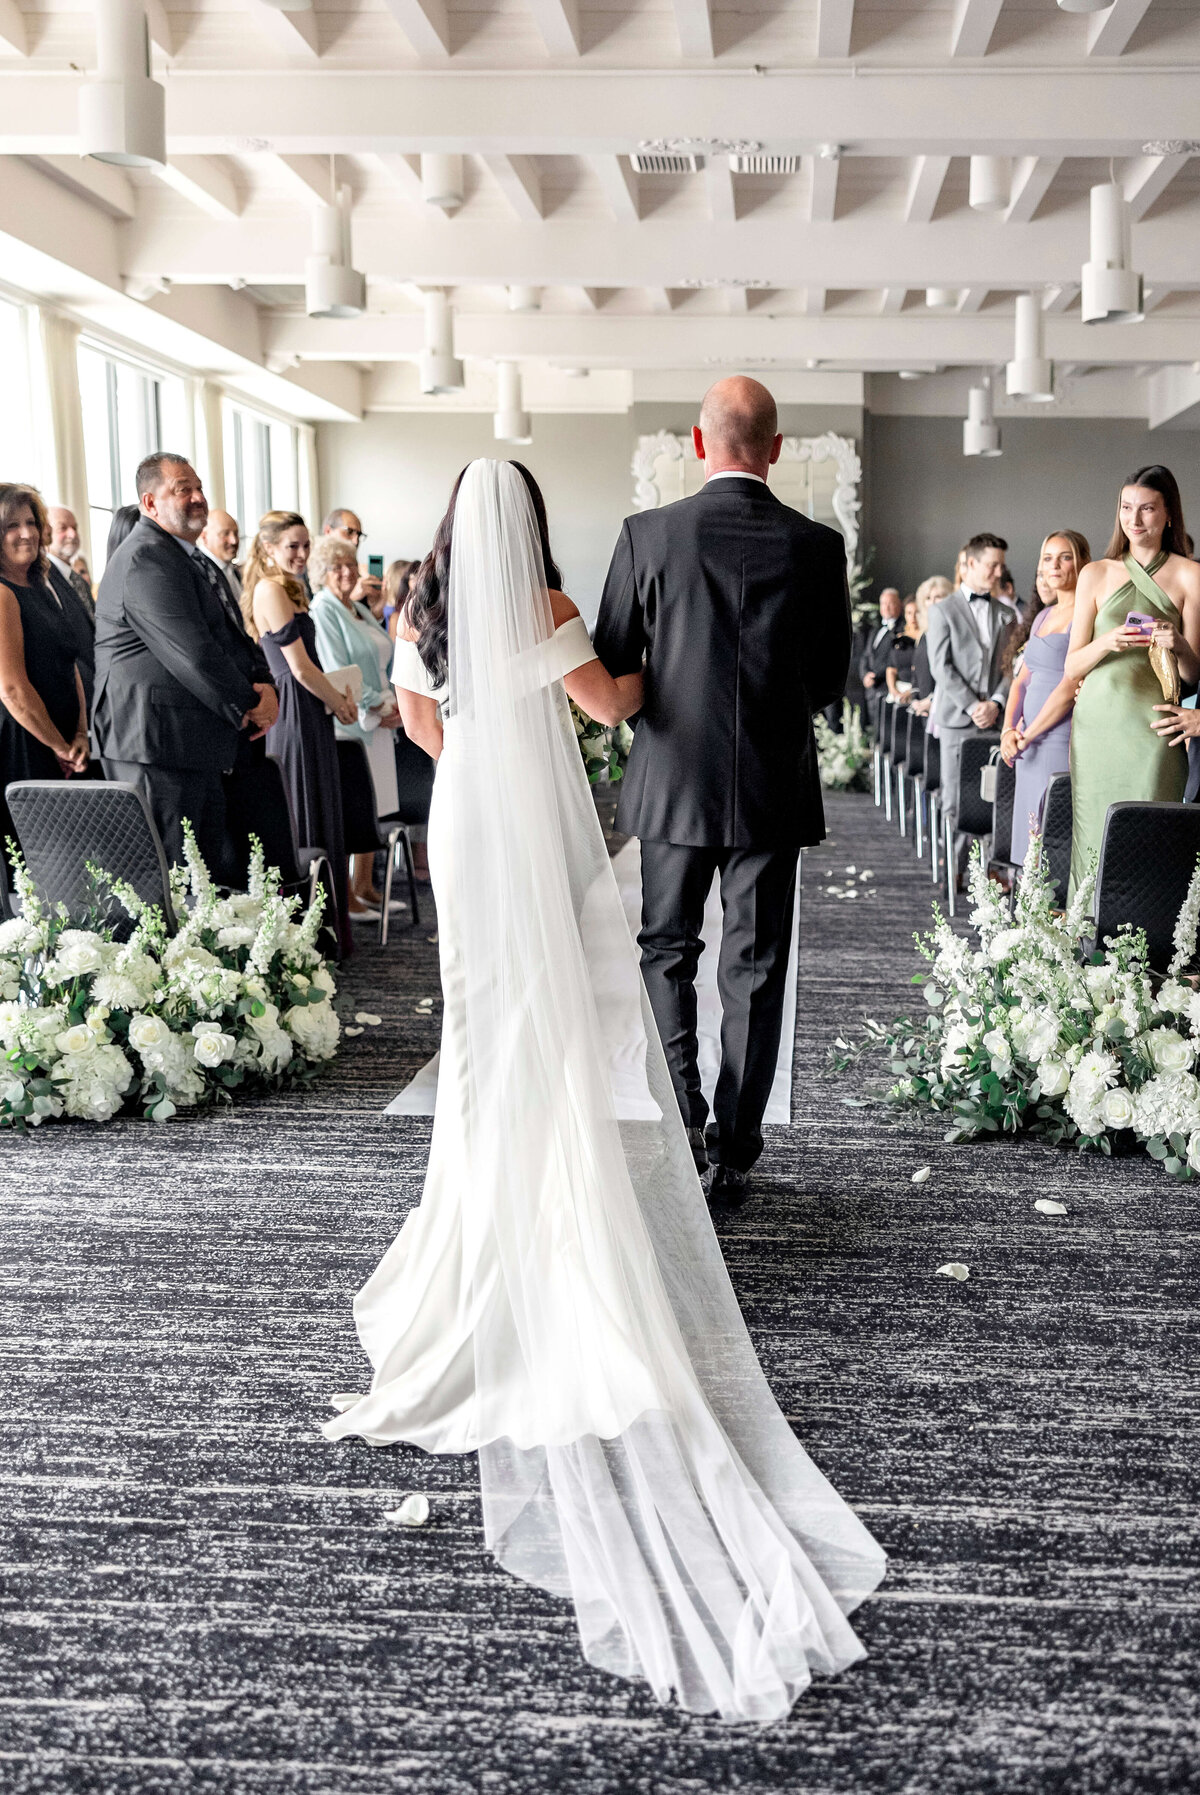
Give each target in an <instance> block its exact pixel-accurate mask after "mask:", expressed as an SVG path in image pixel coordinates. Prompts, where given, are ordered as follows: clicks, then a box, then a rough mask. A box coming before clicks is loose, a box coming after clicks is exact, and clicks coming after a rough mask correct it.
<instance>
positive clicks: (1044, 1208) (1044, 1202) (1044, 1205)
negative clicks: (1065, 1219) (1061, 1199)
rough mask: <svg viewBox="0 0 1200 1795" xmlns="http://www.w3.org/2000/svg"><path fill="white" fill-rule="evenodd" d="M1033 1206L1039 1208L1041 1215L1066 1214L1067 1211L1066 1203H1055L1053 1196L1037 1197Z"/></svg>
mask: <svg viewBox="0 0 1200 1795" xmlns="http://www.w3.org/2000/svg"><path fill="white" fill-rule="evenodd" d="M1034 1208H1035V1209H1040V1210H1041V1212H1042V1214H1043V1215H1066V1214H1067V1213H1068V1211H1067V1206H1066V1204H1065V1203H1056V1202H1055V1201H1054V1199H1053V1197H1039V1198H1038V1200H1037V1202H1036V1203H1035V1204H1034Z"/></svg>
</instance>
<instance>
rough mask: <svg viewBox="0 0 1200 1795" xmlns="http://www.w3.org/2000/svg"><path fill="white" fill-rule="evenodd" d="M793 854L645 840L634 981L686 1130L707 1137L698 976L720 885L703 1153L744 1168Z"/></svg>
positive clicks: (765, 1086)
mask: <svg viewBox="0 0 1200 1795" xmlns="http://www.w3.org/2000/svg"><path fill="white" fill-rule="evenodd" d="M798 859H799V850H798V849H797V848H794V847H792V848H764V849H753V848H723V847H699V848H693V847H682V846H680V845H679V844H678V843H676V842H669V841H643V843H642V928H641V933H640V934H639V935H638V945H639V946H640V947H641V950H642V977H643V978H644V979H645V982H646V991H647V993H648V995H649V998H650V1007H651V1009H652V1010H653V1011H654V1020H655V1022H656V1023H657V1024H658V1032H659V1035H660V1037H661V1039H662V1044H663V1049H664V1051H665V1053H666V1056H667V1066H668V1069H669V1071H670V1074H671V1082H672V1084H673V1085H674V1087H675V1095H676V1097H677V1098H678V1100H679V1108H680V1110H681V1112H682V1114H683V1119H684V1122H685V1124H686V1125H687V1127H689V1128H703V1127H704V1125H705V1123H706V1121H707V1120H708V1105H707V1103H706V1102H705V1099H704V1095H703V1093H702V1091H701V1089H700V1072H699V1066H698V1063H697V1041H696V967H697V963H698V962H699V959H700V952H701V949H702V947H703V941H702V939H701V934H700V931H701V928H702V927H703V923H704V905H705V901H706V899H707V897H708V893H709V889H710V887H711V885H712V881H713V874H714V873H717V872H719V873H720V876H721V908H722V912H723V924H722V933H721V952H720V957H719V960H718V963H717V987H718V990H719V993H720V998H721V1009H722V1018H721V1070H720V1073H719V1075H718V1078H717V1088H716V1092H715V1095H714V1099H713V1124H712V1126H711V1127H710V1128H709V1130H708V1147H709V1155H710V1157H711V1158H712V1159H713V1160H715V1161H716V1162H717V1163H718V1164H720V1165H728V1166H732V1167H734V1168H735V1169H736V1170H738V1171H748V1170H749V1168H750V1167H751V1166H752V1165H753V1164H754V1162H755V1160H756V1159H757V1158H758V1156H759V1154H760V1153H761V1152H762V1144H763V1139H762V1119H763V1112H764V1111H765V1109H766V1107H767V1099H768V1097H769V1096H770V1094H771V1085H772V1083H773V1082H774V1078H775V1068H776V1065H777V1063H778V1060H779V1034H780V1029H781V1027H782V1022H783V1002H784V996H785V993H786V985H787V963H788V947H789V943H790V939H791V928H792V914H793V907H794V902H795V891H796V865H797V861H798Z"/></svg>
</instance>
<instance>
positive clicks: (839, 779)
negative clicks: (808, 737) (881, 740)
mask: <svg viewBox="0 0 1200 1795" xmlns="http://www.w3.org/2000/svg"><path fill="white" fill-rule="evenodd" d="M813 735H814V736H815V738H816V743H817V765H818V767H819V768H820V772H821V784H822V785H824V786H826V787H828V788H829V789H830V790H832V791H849V790H851V789H852V788H853V787H854V786H862V785H864V784H865V782H866V769H867V766H868V764H869V762H870V759H871V739H870V736H869V735H868V733H867V729H866V725H865V724H864V723H863V719H862V712H861V711H860V710H859V709H858V707H857V705H854V704H851V702H850V700H849V699H848V698H843V700H842V728H841V734H840V735H839V733H838V731H837V730H836V729H834V728H833V727H832V726H831V725H830V723H829V722H828V720H827V719H826V718H825V717H824V716H822V715H821V713H820V712H819V711H818V712H817V714H816V716H815V717H814V718H813Z"/></svg>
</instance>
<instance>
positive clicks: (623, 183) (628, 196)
mask: <svg viewBox="0 0 1200 1795" xmlns="http://www.w3.org/2000/svg"><path fill="white" fill-rule="evenodd" d="M592 167H593V168H594V169H595V171H596V175H597V177H598V179H599V181H600V185H601V186H602V187H603V189H604V197H605V199H606V200H607V201H608V203H609V206H610V207H611V209H612V214H613V217H614V218H615V219H616V220H617V222H618V223H620V224H636V223H637V221H638V219H639V218H640V217H641V215H642V209H641V205H640V204H639V201H638V178H637V176H636V175H635V174H634V172H633V169H632V168H631V167H630V166H629V158H628V157H627V156H593V157H592Z"/></svg>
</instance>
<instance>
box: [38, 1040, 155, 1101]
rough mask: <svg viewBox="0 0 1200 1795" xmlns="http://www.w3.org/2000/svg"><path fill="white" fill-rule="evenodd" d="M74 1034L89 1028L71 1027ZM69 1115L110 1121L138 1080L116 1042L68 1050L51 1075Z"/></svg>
mask: <svg viewBox="0 0 1200 1795" xmlns="http://www.w3.org/2000/svg"><path fill="white" fill-rule="evenodd" d="M67 1032H68V1033H69V1034H71V1035H77V1034H79V1033H80V1032H82V1033H84V1034H90V1031H89V1030H87V1029H82V1030H80V1029H70V1030H68V1031H67ZM50 1076H51V1078H52V1079H53V1080H54V1083H55V1086H56V1087H57V1089H58V1091H59V1092H60V1094H61V1096H62V1100H63V1106H64V1108H65V1110H66V1113H67V1115H69V1116H77V1117H79V1118H80V1120H82V1121H85V1122H109V1121H111V1120H112V1118H113V1116H115V1115H116V1113H117V1111H118V1110H119V1109H120V1107H121V1103H122V1100H123V1098H124V1096H125V1093H126V1091H127V1090H128V1089H129V1087H130V1085H131V1084H132V1083H133V1080H134V1071H133V1067H132V1066H131V1065H130V1063H129V1061H128V1060H127V1059H126V1057H125V1055H124V1054H123V1053H122V1051H121V1049H120V1048H119V1047H118V1046H117V1045H116V1043H115V1042H111V1041H110V1042H106V1043H105V1042H97V1041H96V1039H95V1037H94V1036H91V1045H90V1047H88V1048H87V1049H86V1050H85V1051H83V1052H81V1053H77V1052H66V1053H64V1054H63V1057H62V1059H61V1060H59V1062H58V1064H57V1065H56V1066H55V1067H54V1068H53V1070H52V1071H51V1074H50Z"/></svg>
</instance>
